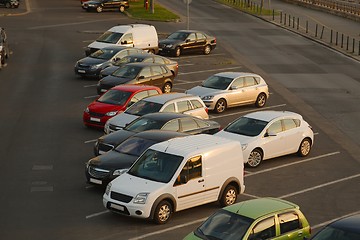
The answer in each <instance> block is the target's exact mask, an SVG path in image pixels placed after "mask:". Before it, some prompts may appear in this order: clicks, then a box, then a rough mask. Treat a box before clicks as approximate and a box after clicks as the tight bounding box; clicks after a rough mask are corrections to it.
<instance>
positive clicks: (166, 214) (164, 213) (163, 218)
mask: <svg viewBox="0 0 360 240" xmlns="http://www.w3.org/2000/svg"><path fill="white" fill-rule="evenodd" d="M172 213H173V209H172V205H171V204H170V203H169V202H168V201H166V200H164V201H161V202H160V203H159V204H158V205H157V206H156V208H155V212H154V218H153V220H154V222H155V223H156V224H165V223H167V222H168V221H169V220H170V218H171V216H172Z"/></svg>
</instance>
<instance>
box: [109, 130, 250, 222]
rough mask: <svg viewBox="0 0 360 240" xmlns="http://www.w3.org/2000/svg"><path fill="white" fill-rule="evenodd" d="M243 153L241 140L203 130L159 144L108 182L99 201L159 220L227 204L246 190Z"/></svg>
mask: <svg viewBox="0 0 360 240" xmlns="http://www.w3.org/2000/svg"><path fill="white" fill-rule="evenodd" d="M242 155H243V154H242V150H241V144H240V143H239V142H236V141H233V140H228V139H225V138H221V137H216V136H213V135H207V134H199V135H192V136H186V137H181V138H176V139H171V140H168V141H165V142H161V143H157V144H155V145H152V146H151V147H150V148H149V149H148V150H146V151H145V152H144V153H143V154H142V155H141V156H140V157H139V158H138V159H137V160H136V161H135V163H134V164H133V165H132V166H131V167H130V169H129V170H124V171H123V173H122V174H121V175H120V176H119V177H117V178H116V179H115V180H113V181H112V182H110V183H109V184H108V186H107V188H106V191H105V193H104V196H103V204H104V206H105V207H106V208H107V209H109V210H111V211H114V212H117V213H121V214H124V215H128V216H133V217H139V218H149V219H153V220H154V221H155V222H156V223H158V224H164V223H166V222H168V220H169V219H170V217H171V215H172V213H173V212H178V211H180V210H184V209H188V208H191V207H195V206H198V205H202V204H206V203H210V202H214V201H219V202H220V204H221V206H228V205H231V204H233V203H235V202H236V200H237V196H238V194H240V193H243V192H244V190H245V185H244V173H243V171H244V162H243V157H242Z"/></svg>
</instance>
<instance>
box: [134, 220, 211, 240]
mask: <svg viewBox="0 0 360 240" xmlns="http://www.w3.org/2000/svg"><path fill="white" fill-rule="evenodd" d="M206 219H207V217H206V218H201V219H197V220H195V221H192V222H188V223H184V224H180V225H176V226H174V227H170V228H166V229H163V230H159V231H155V232H151V233H147V234H144V235H141V236H138V237H134V238H129V239H128V240H138V239H143V238H147V237H150V236H154V235H158V234H161V233H164V232H169V231H173V230H175V229H178V228H183V227H186V226H189V225H193V224H196V223H200V222H203V221H205V220H206Z"/></svg>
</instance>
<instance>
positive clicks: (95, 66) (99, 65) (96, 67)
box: [90, 63, 102, 70]
mask: <svg viewBox="0 0 360 240" xmlns="http://www.w3.org/2000/svg"><path fill="white" fill-rule="evenodd" d="M101 65H102V63H100V64H97V65H92V66H91V67H90V69H92V70H96V69H98V68H100V67H101Z"/></svg>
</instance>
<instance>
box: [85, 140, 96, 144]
mask: <svg viewBox="0 0 360 240" xmlns="http://www.w3.org/2000/svg"><path fill="white" fill-rule="evenodd" d="M96 141H97V139H92V140H88V141H85V142H84V143H85V144H86V143H93V142H96Z"/></svg>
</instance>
